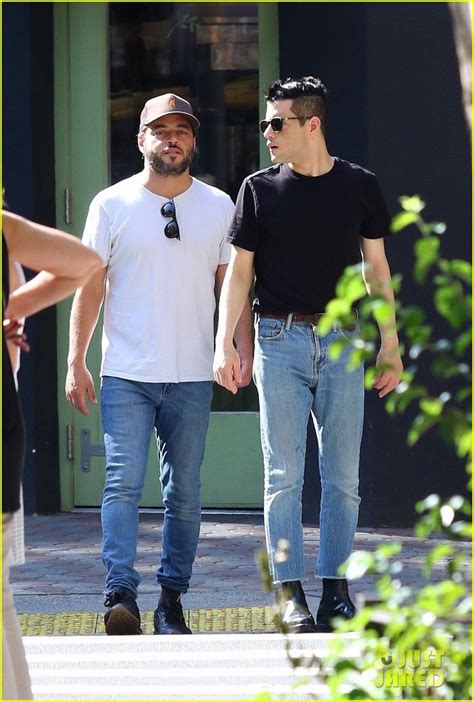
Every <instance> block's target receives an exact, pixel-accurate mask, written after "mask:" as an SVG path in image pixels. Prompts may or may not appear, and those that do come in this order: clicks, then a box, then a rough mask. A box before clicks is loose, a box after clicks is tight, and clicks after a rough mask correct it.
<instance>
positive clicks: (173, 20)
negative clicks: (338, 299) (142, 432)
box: [109, 2, 259, 411]
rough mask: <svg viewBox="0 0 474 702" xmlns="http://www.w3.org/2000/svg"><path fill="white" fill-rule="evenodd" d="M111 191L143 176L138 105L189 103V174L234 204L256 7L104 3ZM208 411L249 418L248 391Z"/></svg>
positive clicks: (254, 116)
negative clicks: (194, 139)
mask: <svg viewBox="0 0 474 702" xmlns="http://www.w3.org/2000/svg"><path fill="white" fill-rule="evenodd" d="M109 37H110V58H109V60H110V140H111V143H110V154H111V182H112V183H116V182H117V181H119V180H122V179H124V178H127V177H128V176H130V175H132V174H133V173H137V172H138V171H140V170H141V169H142V167H143V162H142V160H141V154H140V152H139V151H138V148H137V143H136V134H137V131H138V126H139V125H138V119H139V115H140V112H141V110H142V108H143V105H144V103H145V102H146V101H147V100H148V99H149V98H151V97H153V96H155V95H159V94H160V93H167V92H172V93H177V94H178V95H181V96H182V97H184V98H186V99H187V100H189V101H190V102H191V104H192V105H193V108H194V110H195V112H196V114H197V116H198V117H199V119H200V121H201V127H200V129H199V134H198V154H197V156H196V157H195V160H194V163H193V166H192V168H191V173H192V175H194V176H195V177H197V178H200V179H201V180H204V181H206V182H208V183H210V184H211V185H216V186H217V187H218V188H221V189H222V190H224V191H226V192H227V193H229V195H230V196H231V197H232V198H233V199H234V200H235V198H236V195H237V192H238V189H239V187H240V184H241V182H242V180H243V179H244V178H245V176H247V175H248V174H249V173H252V172H253V171H256V170H257V169H258V168H259V132H258V126H257V124H258V101H259V95H258V9H257V4H256V3H227V2H225V3H181V2H176V3H162V2H159V3H158V2H157V3H140V2H133V3H109ZM212 409H213V411H257V410H258V399H257V393H256V389H255V387H254V386H253V385H251V386H250V387H248V388H245V389H244V390H241V391H239V393H238V394H237V396H235V397H234V396H232V395H231V394H230V393H229V392H227V391H226V390H223V389H222V388H220V387H218V386H215V390H214V400H213V405H212Z"/></svg>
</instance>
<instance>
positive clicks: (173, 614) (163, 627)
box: [153, 587, 193, 634]
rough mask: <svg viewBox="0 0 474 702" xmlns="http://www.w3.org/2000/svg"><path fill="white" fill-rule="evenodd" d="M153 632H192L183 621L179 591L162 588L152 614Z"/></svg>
mask: <svg viewBox="0 0 474 702" xmlns="http://www.w3.org/2000/svg"><path fill="white" fill-rule="evenodd" d="M153 624H154V625H155V634H192V633H193V632H192V631H191V629H190V628H189V627H187V626H186V622H185V621H184V614H183V607H182V605H181V593H180V592H176V591H175V590H171V589H169V588H165V587H163V588H162V591H161V597H160V601H159V602H158V607H157V608H156V609H155V612H154V614H153Z"/></svg>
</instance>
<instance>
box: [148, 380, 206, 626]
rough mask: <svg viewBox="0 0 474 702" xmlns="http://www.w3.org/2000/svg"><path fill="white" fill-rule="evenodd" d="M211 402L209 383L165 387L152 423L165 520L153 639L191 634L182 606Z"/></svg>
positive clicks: (194, 541) (198, 519)
mask: <svg viewBox="0 0 474 702" xmlns="http://www.w3.org/2000/svg"><path fill="white" fill-rule="evenodd" d="M211 399H212V382H211V381H204V382H190V383H175V384H171V383H170V384H167V385H166V386H165V392H164V397H163V402H162V404H161V407H160V411H159V413H158V417H157V435H158V450H159V455H160V467H161V485H162V491H163V502H164V506H165V514H164V519H163V551H162V556H161V563H160V567H159V568H158V570H157V572H156V579H157V582H158V583H159V584H160V585H161V596H160V599H159V602H158V607H157V609H156V610H155V613H154V626H155V634H190V633H191V630H190V629H189V628H188V627H187V626H186V623H185V621H184V617H183V609H182V606H181V594H183V593H185V592H186V591H187V590H188V587H189V581H190V579H191V573H192V567H193V563H194V558H195V556H196V549H197V545H198V539H199V530H200V525H201V478H200V472H201V464H202V460H203V458H204V448H205V444H206V434H207V429H208V426H209V416H210V410H211Z"/></svg>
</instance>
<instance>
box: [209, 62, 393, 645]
mask: <svg viewBox="0 0 474 702" xmlns="http://www.w3.org/2000/svg"><path fill="white" fill-rule="evenodd" d="M326 93H327V91H326V88H325V86H324V85H323V84H322V83H321V81H320V80H319V79H318V78H313V77H311V76H309V77H305V78H300V79H296V80H293V79H291V78H288V79H287V80H285V81H277V82H276V83H274V84H273V85H272V86H271V87H270V89H269V91H268V94H267V95H266V100H267V112H266V119H265V120H262V122H260V128H261V131H262V133H263V136H264V138H265V139H266V142H267V147H268V149H269V151H270V155H271V160H272V163H273V164H274V165H273V166H271V167H270V168H267V169H265V170H262V171H258V172H257V173H254V174H252V175H250V176H248V178H246V179H245V180H244V182H243V184H242V187H241V189H240V192H239V195H238V198H237V206H236V211H235V216H234V219H233V222H232V225H231V228H230V231H229V235H228V240H229V241H230V242H231V243H232V244H233V253H232V258H231V262H230V264H229V268H228V271H227V274H226V277H225V281H224V285H223V289H222V294H221V302H220V313H219V328H218V332H217V338H216V356H215V362H214V375H215V379H216V380H217V382H218V383H220V384H221V385H223V386H224V387H226V388H227V389H228V390H230V391H231V392H233V393H236V392H237V389H238V386H239V382H240V377H241V370H240V359H239V356H238V354H237V352H236V350H235V349H234V346H233V343H232V338H233V332H234V329H235V325H236V323H237V320H238V319H239V316H240V313H241V310H242V307H243V305H244V302H245V300H246V296H247V295H248V292H249V289H250V286H251V284H252V282H253V277H254V270H255V294H256V299H255V301H254V311H255V312H256V313H257V323H256V337H255V362H254V378H255V383H256V385H257V388H258V393H259V399H260V419H261V438H262V449H263V455H264V463H265V500H264V504H265V531H266V539H267V550H268V556H269V564H270V571H271V575H272V578H273V581H274V582H275V583H280V584H281V586H282V595H283V602H284V607H283V612H282V619H283V623H284V625H285V627H286V628H287V629H288V630H289V631H290V632H296V633H299V632H311V631H330V630H331V619H332V618H333V617H334V616H337V615H338V616H342V617H345V618H347V619H350V618H352V617H353V616H354V613H355V609H354V605H353V603H352V601H351V599H350V596H349V592H348V588H347V582H346V580H345V579H344V578H342V577H341V576H340V573H339V566H340V565H341V564H342V563H343V562H344V561H345V560H346V559H347V558H348V557H349V555H350V553H351V550H352V544H353V539H354V534H355V529H356V526H357V517H358V507H359V502H360V498H359V495H358V479H359V478H358V474H359V451H360V442H361V437H362V424H363V402H364V373H363V368H362V367H360V368H358V369H356V370H355V371H352V372H349V371H348V370H347V360H348V355H347V354H348V353H349V349H348V348H346V349H345V350H344V351H343V353H342V354H341V356H340V357H339V359H338V360H332V359H330V358H329V354H328V347H329V345H330V344H331V342H332V341H334V340H335V339H337V338H338V337H340V336H341V335H342V336H346V337H350V335H351V334H352V333H353V330H352V331H351V330H350V329H340V328H338V327H335V328H334V329H333V331H332V333H330V334H328V335H326V336H322V335H320V334H319V332H318V322H319V320H320V317H321V314H322V313H324V310H325V308H326V305H327V303H328V302H329V301H330V300H331V299H332V298H333V297H334V295H335V288H336V283H337V281H338V279H339V278H340V276H341V275H342V273H343V272H344V269H345V268H346V266H349V265H353V264H357V263H361V262H362V261H363V262H364V278H365V282H366V286H367V289H368V292H369V293H370V292H371V291H373V290H377V292H379V293H381V294H383V295H384V296H385V298H386V299H387V300H388V301H389V302H390V303H393V302H394V298H393V291H392V285H391V276H390V269H389V266H388V263H387V259H386V256H385V250H384V244H383V237H384V236H386V235H388V234H389V223H390V222H389V216H388V213H387V208H386V206H385V203H384V199H383V196H382V194H381V191H380V188H379V185H378V183H377V179H376V177H375V176H374V174H373V173H370V172H369V171H367V170H365V169H364V168H361V167H360V166H357V165H355V164H352V163H349V162H347V161H344V160H342V159H340V158H337V157H333V156H331V155H330V154H329V152H328V150H327V146H326V140H325V131H326ZM379 327H380V336H381V346H380V351H379V353H378V356H377V361H376V365H377V368H378V374H377V377H376V378H375V380H374V388H376V389H377V390H378V393H379V396H380V397H384V396H385V395H387V394H388V393H389V392H391V391H392V390H393V389H394V388H395V387H396V385H397V384H398V382H399V379H400V375H401V372H402V362H401V358H400V353H399V349H398V338H397V333H396V323H395V317H394V315H392V318H391V319H390V320H388V321H387V322H386V323H385V324H380V325H379ZM310 414H311V415H312V418H313V421H314V425H315V428H316V433H317V438H318V446H319V464H320V474H321V511H320V549H319V555H318V561H317V567H316V575H317V577H320V578H322V581H323V594H322V599H321V602H320V605H319V609H318V613H317V617H316V623H315V621H314V619H313V616H312V615H311V613H310V611H309V608H308V605H307V603H306V599H305V595H304V591H303V588H302V585H301V581H302V580H303V579H304V577H305V573H304V554H303V532H302V525H301V509H302V508H301V495H302V488H303V477H304V464H305V451H306V427H307V422H308V418H309V416H310ZM282 553H283V554H286V557H282Z"/></svg>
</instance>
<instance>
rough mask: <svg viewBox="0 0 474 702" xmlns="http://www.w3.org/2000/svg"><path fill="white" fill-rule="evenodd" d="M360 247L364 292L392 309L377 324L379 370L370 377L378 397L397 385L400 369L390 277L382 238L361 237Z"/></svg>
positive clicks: (377, 363)
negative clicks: (375, 295)
mask: <svg viewBox="0 0 474 702" xmlns="http://www.w3.org/2000/svg"><path fill="white" fill-rule="evenodd" d="M361 250H362V254H363V256H364V279H365V283H366V286H367V291H368V292H369V294H372V293H378V294H380V295H382V296H383V297H384V298H385V299H386V300H387V302H388V303H389V304H390V305H391V307H392V310H393V311H392V315H391V317H390V319H389V320H388V321H387V322H385V323H384V324H379V331H380V340H381V344H380V351H379V353H378V355H377V360H376V367H377V368H379V369H380V372H379V373H378V375H377V376H376V378H375V380H374V387H375V388H377V390H379V397H384V396H385V395H388V393H389V392H391V391H392V390H393V389H394V388H395V387H396V386H397V385H398V383H399V381H400V377H401V374H402V371H403V364H402V359H401V357H400V349H399V345H398V335H397V324H396V319H395V298H394V295H393V287H392V277H391V275H390V267H389V265H388V261H387V257H386V255H385V247H384V243H383V239H365V238H364V237H361Z"/></svg>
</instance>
